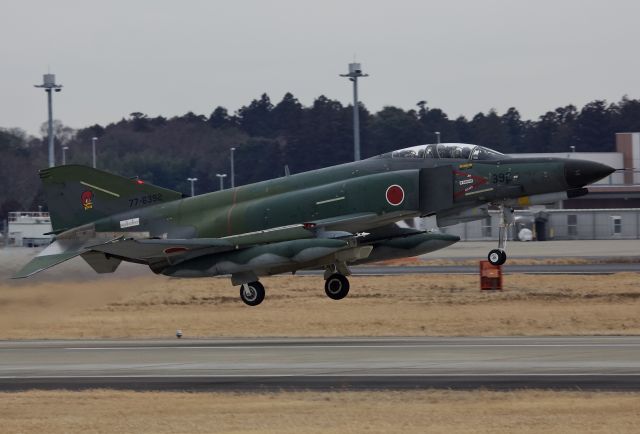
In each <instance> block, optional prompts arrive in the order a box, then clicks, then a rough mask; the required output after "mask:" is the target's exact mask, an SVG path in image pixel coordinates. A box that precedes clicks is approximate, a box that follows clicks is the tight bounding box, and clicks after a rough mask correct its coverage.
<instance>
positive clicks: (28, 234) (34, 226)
mask: <svg viewBox="0 0 640 434" xmlns="http://www.w3.org/2000/svg"><path fill="white" fill-rule="evenodd" d="M48 232H51V218H50V217H49V213H48V212H32V211H14V212H10V213H9V227H8V235H9V245H13V246H16V247H22V246H24V247H37V246H46V245H47V244H49V243H50V242H51V235H45V234H46V233H48Z"/></svg>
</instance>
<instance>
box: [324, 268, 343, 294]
mask: <svg viewBox="0 0 640 434" xmlns="http://www.w3.org/2000/svg"><path fill="white" fill-rule="evenodd" d="M324 292H325V293H326V294H327V297H329V298H331V299H332V300H342V299H343V298H345V297H346V296H347V294H348V293H349V279H347V278H346V277H345V276H343V275H342V274H339V273H334V274H332V275H331V276H329V278H328V279H327V280H326V281H325V282H324Z"/></svg>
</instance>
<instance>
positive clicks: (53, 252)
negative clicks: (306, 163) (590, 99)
mask: <svg viewBox="0 0 640 434" xmlns="http://www.w3.org/2000/svg"><path fill="white" fill-rule="evenodd" d="M613 171H614V169H613V168H611V167H609V166H606V165H604V164H599V163H595V162H591V161H581V160H574V159H559V158H516V157H508V156H506V155H503V154H501V153H499V152H496V151H493V150H491V149H488V148H485V147H482V146H476V145H469V144H461V143H443V144H428V145H422V146H415V147H411V148H407V149H401V150H398V151H394V152H390V153H388V154H383V155H379V156H376V157H372V158H368V159H366V160H362V161H357V162H353V163H347V164H342V165H339V166H333V167H328V168H324V169H319V170H314V171H310V172H305V173H300V174H296V175H290V176H285V177H283V178H278V179H273V180H269V181H264V182H259V183H255V184H250V185H243V186H240V187H235V188H232V189H228V190H222V191H217V192H213V193H207V194H203V195H200V196H195V197H183V195H182V194H181V193H179V192H176V191H172V190H168V189H165V188H161V187H157V186H155V185H151V184H149V183H146V182H144V181H142V180H139V179H137V178H124V177H120V176H117V175H113V174H110V173H107V172H103V171H100V170H96V169H92V168H89V167H85V166H77V165H68V166H59V167H53V168H49V169H44V170H42V171H41V172H40V177H41V178H42V182H43V184H44V190H45V193H46V196H47V201H48V205H49V211H50V215H51V222H52V226H53V231H52V234H53V235H55V239H54V241H53V242H52V243H51V244H50V245H49V246H48V247H47V248H46V249H44V250H43V251H42V252H41V253H40V254H39V255H38V256H37V257H35V258H34V259H33V260H32V261H31V262H29V263H28V264H27V265H26V266H25V267H24V268H23V269H22V270H20V271H19V272H18V273H17V274H16V275H15V276H14V278H23V277H28V276H31V275H33V274H35V273H38V272H40V271H42V270H45V269H47V268H50V267H53V266H54V265H57V264H60V263H62V262H64V261H66V260H68V259H71V258H74V257H76V256H80V257H81V258H82V259H84V260H85V261H86V262H87V263H88V264H89V265H90V266H91V267H92V268H93V269H94V270H95V271H96V272H98V273H111V272H114V271H115V270H116V268H117V267H118V265H119V264H120V263H121V261H127V262H134V263H138V264H144V265H148V266H149V268H151V270H152V271H153V272H154V273H157V274H163V275H166V276H174V277H209V276H217V275H230V276H231V282H232V284H233V285H235V286H240V297H241V298H242V301H244V302H245V303H246V304H248V305H250V306H255V305H258V304H260V303H261V302H262V301H263V299H264V297H265V289H264V286H263V285H262V284H261V283H260V282H259V277H260V276H268V275H273V274H279V273H295V272H296V271H297V270H301V269H324V270H325V273H324V279H325V292H326V294H327V296H329V297H330V298H332V299H334V300H339V299H342V298H344V297H345V296H346V295H347V293H348V292H349V281H348V279H347V276H348V275H349V274H350V272H349V266H350V265H353V264H361V263H366V262H373V261H380V260H386V259H393V258H402V257H409V256H417V255H422V254H425V253H428V252H433V251H435V250H438V249H442V248H444V247H447V246H449V245H451V244H453V243H455V242H457V241H459V238H458V237H457V236H453V235H447V234H441V233H430V232H426V231H421V230H416V229H413V228H410V227H406V225H404V227H403V226H401V225H398V224H397V223H398V222H399V221H401V220H405V219H411V218H415V217H425V216H435V218H436V222H437V225H438V226H439V227H445V226H450V225H454V224H456V223H461V222H466V221H472V220H478V219H482V218H485V217H486V216H487V215H488V207H489V206H490V205H492V206H497V207H499V208H500V209H501V210H502V218H501V225H500V231H499V236H498V246H497V248H496V249H494V250H491V251H490V252H489V254H488V259H489V261H490V262H491V263H493V264H503V263H504V262H505V261H506V259H507V255H506V250H505V246H506V239H507V228H508V226H509V225H510V224H511V223H512V222H513V207H515V206H525V205H532V204H544V203H552V202H556V201H559V200H562V199H566V198H571V197H577V196H581V195H584V194H586V193H587V189H586V188H584V187H585V186H586V185H588V184H590V183H592V182H595V181H597V180H599V179H601V178H604V177H605V176H607V175H609V174H610V173H612V172H613Z"/></svg>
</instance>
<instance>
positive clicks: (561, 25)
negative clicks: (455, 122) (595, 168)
mask: <svg viewBox="0 0 640 434" xmlns="http://www.w3.org/2000/svg"><path fill="white" fill-rule="evenodd" d="M639 42H640V2H638V1H634V0H607V1H602V0H531V1H530V0H518V1H516V0H503V1H499V0H486V1H481V0H460V1H443V0H439V1H430V0H429V1H427V0H395V1H389V0H381V1H374V0H362V1H350V0H322V1H318V0H314V1H305V0H269V1H266V0H251V1H249V0H247V1H242V0H235V1H213V0H209V1H193V0H191V1H180V2H179V1H159V0H153V1H152V0H148V1H142V0H140V1H131V0H127V1H124V0H109V1H91V0H77V1H71V0H56V1H36V0H33V1H25V0H20V1H18V0H0V59H1V63H0V71H1V75H0V127H5V128H8V127H20V128H23V129H25V130H27V131H28V132H29V133H32V134H39V128H40V125H41V123H42V122H44V121H45V120H46V98H45V92H44V91H43V90H41V89H35V88H34V87H33V85H34V84H38V83H41V82H42V74H43V73H45V72H47V69H48V68H50V71H51V72H52V73H55V74H56V76H57V80H58V82H59V83H61V84H63V85H64V89H63V91H62V92H61V93H58V94H55V97H54V115H55V118H56V119H60V120H62V122H63V123H64V124H66V125H70V126H72V127H74V128H80V127H85V126H88V125H91V124H94V123H99V124H103V125H104V124H107V123H110V122H114V121H118V120H119V119H120V118H122V117H126V116H128V114H129V113H131V112H134V111H140V112H143V113H146V114H148V115H149V116H156V115H163V116H167V117H171V116H175V115H182V114H184V113H186V112H188V111H193V112H195V113H198V114H205V115H209V114H210V113H211V111H212V110H213V109H214V108H215V106H217V105H222V106H225V107H227V108H228V109H229V110H230V111H231V112H233V111H235V110H237V109H238V108H239V107H241V106H242V105H245V104H248V103H249V102H250V101H251V100H252V99H253V98H256V97H258V96H259V95H260V94H262V93H263V92H267V93H268V94H269V95H270V96H271V99H272V101H274V102H277V101H279V100H280V99H281V98H282V95H283V94H284V93H285V92H287V91H290V92H292V93H293V94H294V95H295V96H296V97H298V98H299V99H300V101H301V102H302V103H303V104H305V105H309V104H311V103H312V101H313V99H314V98H315V97H317V96H319V95H321V94H324V95H327V96H328V97H330V98H335V99H338V100H340V101H342V102H343V103H345V104H347V103H349V102H350V100H351V87H350V84H349V83H348V82H347V80H346V79H344V78H340V77H338V74H340V73H344V72H346V70H347V64H348V63H349V62H350V61H352V60H353V57H354V54H355V55H356V56H357V60H358V61H359V62H361V63H362V66H363V69H364V71H365V72H367V73H369V74H370V75H371V76H370V77H368V78H366V79H363V80H362V82H361V87H360V89H361V91H360V95H361V101H362V102H363V103H364V104H365V105H366V106H367V107H368V108H369V110H372V111H377V110H379V109H380V108H382V107H383V106H385V105H395V106H399V107H403V108H405V109H408V108H414V107H415V104H416V102H418V101H419V100H422V99H424V100H427V101H428V103H429V106H430V107H440V108H442V109H443V110H444V111H445V112H446V113H447V114H448V115H449V116H450V117H456V116H458V115H460V114H462V115H465V116H468V117H471V116H473V115H474V114H475V113H477V112H479V111H487V110H489V109H491V108H495V109H497V110H498V112H499V113H502V112H504V111H505V110H506V109H507V108H508V107H510V106H515V107H516V108H518V109H519V110H520V112H521V114H522V115H523V116H524V117H525V118H537V117H538V116H539V115H540V114H542V113H544V112H545V111H547V110H550V109H554V108H556V107H558V106H561V105H566V104H569V103H573V104H576V105H578V106H582V105H583V104H584V103H586V102H588V101H591V100H594V99H607V100H609V101H618V100H619V99H620V98H621V97H622V96H623V95H625V94H627V95H629V97H632V98H638V97H640V92H639V90H638V86H639V84H640V74H639V73H638V71H639V70H640V68H639V67H640V54H639V52H638V43H639Z"/></svg>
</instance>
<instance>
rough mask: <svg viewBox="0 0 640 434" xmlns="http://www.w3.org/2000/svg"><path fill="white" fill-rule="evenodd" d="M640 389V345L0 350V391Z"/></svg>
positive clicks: (199, 343) (354, 342)
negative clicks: (98, 389)
mask: <svg viewBox="0 0 640 434" xmlns="http://www.w3.org/2000/svg"><path fill="white" fill-rule="evenodd" d="M97 387H106V388H116V389H132V390H188V391H228V390H235V391H258V390H282V389H286V390H290V389H295V390H307V389H314V390H334V389H339V390H342V389H355V390H358V389H416V388H452V389H475V388H487V389H496V390H509V389H519V388H545V389H547V388H549V389H590V390H640V337H636V336H633V337H497V338H491V337H489V338H477V337H471V338H347V339H345V338H320V339H215V340H177V339H176V340H170V341H167V340H165V341H163V340H152V341H136V340H122V341H117V340H84V341H73V340H69V341H2V342H0V390H3V391H8V390H26V389H34V388H38V389H59V388H64V389H87V388H97Z"/></svg>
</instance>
